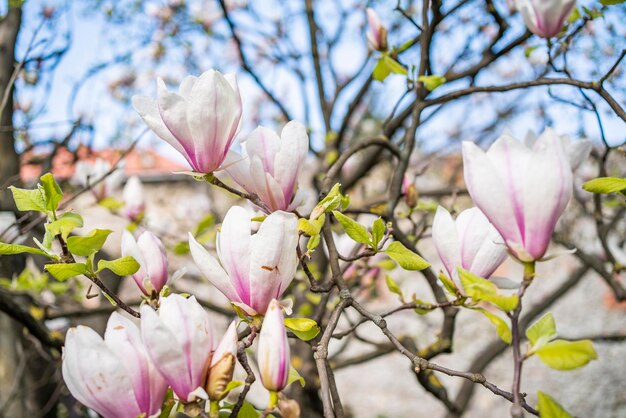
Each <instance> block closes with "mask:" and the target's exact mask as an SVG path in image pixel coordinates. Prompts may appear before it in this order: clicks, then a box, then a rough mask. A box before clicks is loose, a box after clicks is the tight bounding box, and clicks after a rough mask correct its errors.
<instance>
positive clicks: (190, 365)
mask: <svg viewBox="0 0 626 418" xmlns="http://www.w3.org/2000/svg"><path fill="white" fill-rule="evenodd" d="M141 334H142V336H143V340H144V342H145V344H146V349H147V351H148V354H149V356H150V358H151V359H152V362H153V363H154V365H155V367H156V368H157V369H158V371H159V372H160V373H161V375H162V376H163V377H164V378H165V380H166V381H167V383H168V384H169V385H170V386H171V387H172V390H173V391H174V393H175V394H176V396H178V398H179V399H181V400H182V401H183V402H191V401H193V400H195V399H196V398H203V399H206V398H207V394H206V392H205V390H204V389H203V386H204V380H205V377H206V373H207V368H208V366H209V359H210V357H211V349H212V347H213V332H212V329H211V323H210V321H209V316H208V314H207V313H206V311H205V310H204V309H203V308H202V306H201V305H200V304H199V303H198V301H197V300H196V298H195V297H193V296H192V297H190V298H188V299H187V298H184V297H183V296H180V295H177V294H172V295H170V296H168V297H166V298H162V299H161V305H160V308H159V311H158V313H157V312H155V311H154V310H153V309H152V308H151V307H150V306H148V305H143V306H142V307H141Z"/></svg>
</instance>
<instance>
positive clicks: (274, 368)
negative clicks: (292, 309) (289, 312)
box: [257, 299, 291, 391]
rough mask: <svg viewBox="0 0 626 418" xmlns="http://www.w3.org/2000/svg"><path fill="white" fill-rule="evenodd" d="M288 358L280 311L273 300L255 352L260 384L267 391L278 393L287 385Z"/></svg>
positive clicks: (277, 304) (284, 330)
mask: <svg viewBox="0 0 626 418" xmlns="http://www.w3.org/2000/svg"><path fill="white" fill-rule="evenodd" d="M290 356H291V354H290V350H289V341H288V340H287V332H286V329H285V324H284V318H283V313H282V309H281V307H280V304H279V303H278V301H277V300H275V299H274V300H272V301H271V303H270V304H269V307H268V309H267V313H266V314H265V319H264V320H263V326H262V328H261V333H260V335H259V348H258V351H257V363H258V365H259V371H260V375H261V382H262V383H263V386H265V388H266V389H267V390H272V391H280V390H282V389H283V388H284V387H285V386H286V385H287V381H288V378H289V363H290Z"/></svg>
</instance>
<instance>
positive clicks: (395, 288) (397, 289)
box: [385, 275, 404, 300]
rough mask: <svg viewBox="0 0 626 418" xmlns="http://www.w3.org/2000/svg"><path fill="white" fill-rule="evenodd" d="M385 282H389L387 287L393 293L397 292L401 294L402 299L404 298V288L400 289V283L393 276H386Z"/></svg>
mask: <svg viewBox="0 0 626 418" xmlns="http://www.w3.org/2000/svg"><path fill="white" fill-rule="evenodd" d="M385 282H386V283H387V288H388V289H389V291H390V292H391V293H395V294H396V295H398V296H400V299H401V300H402V299H404V295H403V294H402V289H400V286H398V283H396V282H395V280H393V278H392V277H391V276H389V275H387V276H386V277H385Z"/></svg>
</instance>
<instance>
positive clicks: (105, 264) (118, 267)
mask: <svg viewBox="0 0 626 418" xmlns="http://www.w3.org/2000/svg"><path fill="white" fill-rule="evenodd" d="M104 269H109V270H111V271H112V272H113V273H115V274H117V275H118V276H129V275H131V274H134V273H136V272H137V270H139V263H138V262H137V261H135V259H134V258H133V257H131V256H126V257H122V258H117V259H115V260H111V261H107V260H100V261H98V272H100V271H102V270H104Z"/></svg>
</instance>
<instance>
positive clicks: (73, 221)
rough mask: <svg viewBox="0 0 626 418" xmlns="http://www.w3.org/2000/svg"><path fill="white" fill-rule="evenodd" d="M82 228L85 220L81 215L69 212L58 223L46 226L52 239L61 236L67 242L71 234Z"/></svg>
mask: <svg viewBox="0 0 626 418" xmlns="http://www.w3.org/2000/svg"><path fill="white" fill-rule="evenodd" d="M82 226H83V218H82V217H81V216H80V215H79V214H77V213H72V212H67V213H64V214H63V216H61V217H59V218H58V219H57V220H56V221H54V222H50V223H49V224H46V230H47V231H48V232H49V233H50V235H51V236H52V238H54V237H55V236H57V235H61V237H63V239H64V240H66V239H67V236H68V235H69V234H70V232H72V231H73V230H74V229H76V228H82Z"/></svg>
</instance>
